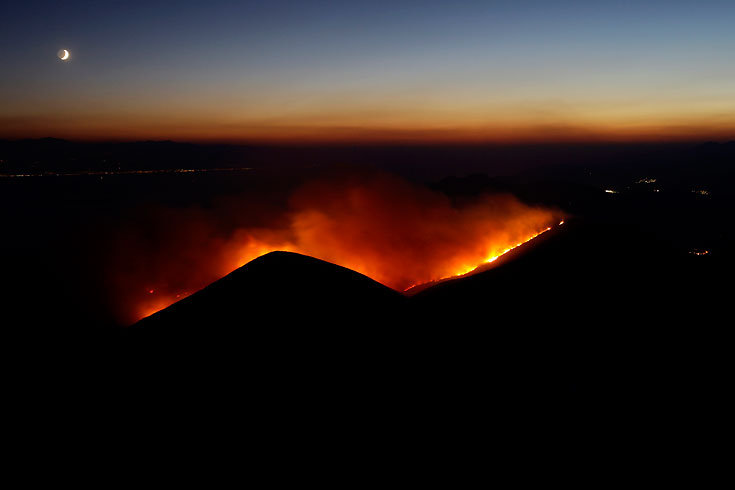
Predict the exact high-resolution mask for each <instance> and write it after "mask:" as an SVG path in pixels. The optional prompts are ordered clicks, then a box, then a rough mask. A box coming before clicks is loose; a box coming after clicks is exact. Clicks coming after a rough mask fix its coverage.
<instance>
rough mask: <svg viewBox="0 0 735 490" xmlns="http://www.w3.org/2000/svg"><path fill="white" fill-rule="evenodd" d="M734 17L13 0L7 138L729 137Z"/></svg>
mask: <svg viewBox="0 0 735 490" xmlns="http://www.w3.org/2000/svg"><path fill="white" fill-rule="evenodd" d="M733 26H735V2H733V1H732V0H703V1H698V2H695V1H683V0H666V1H663V0H649V1H645V2H643V1H632V0H631V1H623V0H620V1H613V0H607V1H595V0H589V1H573V0H563V1H542V0H538V1H536V0H533V1H531V0H514V1H464V2H450V1H442V2H436V1H430V0H423V1H401V0H392V1H383V0H373V1H370V2H357V1H352V0H342V1H334V2H331V1H284V0H269V1H258V2H255V1H240V2H226V1H207V2H201V1H198V2H190V1H176V2H161V1H145V2H136V1H125V2H108V1H106V2H98V1H74V0H70V1H67V2H35V1H24V2H5V3H4V4H3V6H2V7H1V9H0V53H1V55H2V60H3V61H2V77H0V138H21V137H42V136H54V137H61V138H70V139H78V140H134V139H174V140H181V141H225V142H258V141H260V142H273V141H281V142H289V141H296V142H301V141H324V142H334V141H411V142H427V141H428V142H433V141H459V142H463V141H472V142H475V141H490V142H518V141H520V142H526V141H591V140H594V141H641V140H702V139H725V138H731V137H733V136H735V63H734V62H733V60H735V58H733V53H735V28H734V27H733ZM60 49H68V50H69V51H70V52H71V59H70V60H69V61H67V62H64V61H61V60H60V59H58V57H57V55H56V53H57V52H58V51H59V50H60Z"/></svg>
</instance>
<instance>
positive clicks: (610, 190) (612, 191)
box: [605, 189, 618, 194]
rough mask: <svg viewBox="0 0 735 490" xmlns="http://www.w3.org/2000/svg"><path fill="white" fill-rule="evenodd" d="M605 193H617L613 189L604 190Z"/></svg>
mask: <svg viewBox="0 0 735 490" xmlns="http://www.w3.org/2000/svg"><path fill="white" fill-rule="evenodd" d="M605 192H607V193H608V194H617V193H618V191H616V190H614V189H605Z"/></svg>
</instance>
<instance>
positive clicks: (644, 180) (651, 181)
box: [635, 177, 656, 184]
mask: <svg viewBox="0 0 735 490" xmlns="http://www.w3.org/2000/svg"><path fill="white" fill-rule="evenodd" d="M635 183H636V184H655V183H656V179H654V178H651V177H644V178H642V179H638V180H636V181H635Z"/></svg>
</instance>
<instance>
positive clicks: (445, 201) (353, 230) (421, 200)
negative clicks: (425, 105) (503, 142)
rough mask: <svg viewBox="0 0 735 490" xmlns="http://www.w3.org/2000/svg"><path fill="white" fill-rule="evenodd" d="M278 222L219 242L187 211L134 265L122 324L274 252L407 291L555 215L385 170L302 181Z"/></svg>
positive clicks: (522, 238)
mask: <svg viewBox="0 0 735 490" xmlns="http://www.w3.org/2000/svg"><path fill="white" fill-rule="evenodd" d="M280 218H283V219H279V220H277V221H278V222H279V224H278V225H277V226H276V225H275V224H274V225H272V226H266V227H243V228H236V229H235V230H233V231H232V233H231V234H230V236H229V237H227V238H226V239H221V238H216V239H215V238H213V237H212V238H203V235H206V232H205V231H203V230H206V227H205V226H204V224H205V223H206V221H207V219H208V217H207V216H206V215H198V216H196V217H195V216H193V215H192V216H191V217H190V219H189V220H186V221H185V226H188V227H190V228H191V230H192V232H191V233H187V232H185V231H182V230H181V229H177V230H176V235H175V236H176V238H177V243H178V245H179V247H180V248H178V249H173V250H175V251H176V253H175V254H173V255H172V254H171V250H172V248H168V249H166V250H167V252H168V254H161V255H160V256H159V257H157V258H156V260H151V261H149V262H148V267H145V268H141V269H143V270H142V271H141V274H144V275H145V278H144V279H143V280H141V279H140V278H137V279H136V280H137V284H139V285H140V286H138V287H144V288H145V289H144V291H143V292H144V293H145V294H138V295H134V299H132V300H131V301H133V302H134V304H135V306H134V307H133V310H134V313H133V314H132V315H129V316H128V321H130V320H135V319H140V318H142V317H145V316H148V315H150V314H152V313H154V312H156V311H158V310H160V309H162V308H164V307H166V306H168V305H169V304H171V303H173V302H175V301H177V300H178V299H181V298H183V297H185V296H187V295H188V294H190V292H193V291H196V290H198V289H201V288H202V287H204V286H206V285H207V284H209V283H211V282H213V281H214V280H216V279H217V278H219V277H222V276H224V275H226V274H227V273H229V272H231V271H233V270H234V269H236V268H238V267H240V266H242V265H244V264H246V263H248V262H250V261H251V260H253V259H255V258H257V257H259V256H261V255H264V254H266V253H269V252H272V251H276V250H283V251H290V252H297V253H301V254H304V255H309V256H312V257H316V258H319V259H322V260H325V261H327V262H331V263H334V264H338V265H341V266H343V267H346V268H348V269H352V270H354V271H357V272H360V273H362V274H364V275H366V276H368V277H370V278H372V279H374V280H376V281H378V282H380V283H382V284H385V285H386V286H388V287H391V288H393V289H395V290H397V291H405V290H407V289H410V288H411V287H413V286H415V285H418V284H423V283H427V282H432V281H437V280H441V279H444V278H449V277H453V276H461V275H464V274H466V273H468V272H471V271H473V270H474V269H476V268H477V267H478V266H480V265H482V264H484V263H488V262H493V261H495V260H497V258H498V257H500V256H501V255H503V254H505V253H507V252H508V251H510V250H512V249H514V248H516V247H518V246H520V245H521V244H523V243H526V242H528V241H530V240H532V239H534V238H535V237H537V236H539V235H540V234H542V233H544V232H547V231H549V230H550V229H551V227H550V223H556V222H558V219H559V217H558V213H556V212H554V211H552V210H550V209H546V208H541V207H533V206H528V205H526V204H523V203H521V202H520V201H518V200H517V199H516V198H514V197H513V196H511V195H508V194H502V195H486V196H483V197H481V198H479V199H476V200H475V201H473V202H471V203H453V202H452V201H451V200H450V199H449V198H448V197H446V196H445V195H443V194H440V193H438V192H433V191H430V190H428V189H425V188H423V187H418V186H414V185H412V184H409V183H407V182H404V181H402V180H399V179H397V178H394V177H389V176H384V175H379V176H373V177H370V178H364V177H363V178H362V179H360V180H349V179H347V180H340V181H336V182H335V181H322V182H314V183H310V184H308V185H306V186H303V187H302V188H301V189H300V190H298V191H297V192H296V193H295V194H294V195H292V196H291V199H290V209H289V211H288V212H287V213H286V214H285V216H281V217H280ZM562 223H563V221H562V222H561V223H559V224H560V225H561V224H562ZM190 235H191V236H190ZM182 237H183V238H182ZM134 276H135V275H132V276H130V277H131V278H132V277H134ZM130 282H131V283H132V280H131V281H130ZM128 287H132V286H128ZM151 290H152V291H153V293H149V291H151ZM126 311H128V312H130V309H127V310H126Z"/></svg>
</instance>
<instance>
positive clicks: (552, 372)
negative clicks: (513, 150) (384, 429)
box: [125, 222, 730, 401]
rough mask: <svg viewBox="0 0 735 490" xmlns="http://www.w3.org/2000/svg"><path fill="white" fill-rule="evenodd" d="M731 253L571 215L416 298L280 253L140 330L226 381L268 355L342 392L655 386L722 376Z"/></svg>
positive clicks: (533, 396) (173, 357) (598, 393)
mask: <svg viewBox="0 0 735 490" xmlns="http://www.w3.org/2000/svg"><path fill="white" fill-rule="evenodd" d="M729 266H730V264H727V263H725V261H724V259H723V258H721V257H716V256H711V255H710V256H696V255H691V254H687V253H685V252H681V251H679V250H676V249H673V248H671V247H668V246H667V245H666V244H664V243H661V242H659V241H657V240H656V239H654V238H652V237H651V236H648V235H646V234H644V233H641V232H640V231H638V230H637V229H634V228H630V227H625V226H613V225H609V224H608V225H605V226H602V225H599V224H597V225H593V224H585V223H580V222H572V223H567V224H566V225H564V226H563V227H560V228H556V229H555V230H554V231H552V232H549V233H547V234H545V235H543V236H541V237H539V239H537V240H535V241H533V242H531V243H529V244H527V245H526V246H524V247H521V248H519V249H517V250H515V251H513V252H511V253H510V254H508V256H506V257H503V258H501V259H500V260H499V261H498V263H497V265H496V266H495V267H494V268H492V269H491V270H488V271H486V272H482V273H478V274H475V275H471V276H468V277H464V278H461V279H457V280H452V281H446V282H443V283H440V284H437V285H435V286H433V287H431V288H429V289H426V290H424V291H422V292H420V293H418V294H416V295H415V296H413V297H410V298H407V297H403V296H402V295H400V294H398V293H396V292H395V291H392V290H390V289H388V288H386V287H384V286H382V285H380V284H378V283H376V282H374V281H372V280H370V279H369V278H366V277H365V276H362V275H360V274H357V273H355V272H353V271H349V270H347V269H344V268H342V267H338V266H335V265H333V264H328V263H325V262H322V261H319V260H316V259H313V258H309V257H305V256H301V255H297V254H290V253H282V252H279V253H274V254H269V255H266V256H264V257H261V258H259V259H257V260H255V261H253V262H251V263H250V264H248V265H247V266H245V267H243V268H241V269H239V270H238V271H235V272H234V273H232V274H230V275H229V276H227V277H225V278H223V279H222V280H220V281H217V282H216V283H214V284H212V285H211V286H209V287H208V288H205V289H204V290H202V291H200V292H199V293H197V294H195V295H193V296H191V297H189V298H187V299H185V300H183V301H181V302H179V303H177V304H175V305H172V306H171V307H169V308H167V309H165V310H163V311H161V312H159V313H158V314H156V315H153V316H152V317H149V318H147V319H145V320H143V321H141V322H140V323H138V324H137V325H136V326H134V327H132V328H130V329H128V330H127V331H126V332H125V334H126V336H127V337H128V338H127V341H128V342H129V344H130V345H131V348H132V351H131V352H137V353H139V354H140V355H141V356H142V357H141V358H140V359H142V360H147V361H146V362H151V360H152V363H153V364H152V366H155V364H156V363H157V362H159V361H161V362H162V363H165V364H166V365H171V363H174V364H176V365H178V366H179V368H180V369H190V367H191V366H196V367H195V368H194V369H195V370H196V371H198V372H206V371H207V370H210V369H214V370H217V371H221V372H218V374H217V378H218V379H222V377H223V374H224V375H225V377H239V376H240V374H241V372H242V371H241V370H242V369H243V368H245V369H247V366H248V365H250V366H252V365H253V364H257V363H265V364H268V365H270V366H273V368H270V370H269V371H268V372H267V373H266V376H265V378H264V379H268V377H269V376H274V378H272V379H276V378H278V377H279V376H281V375H283V376H286V377H290V379H293V378H292V376H293V375H294V374H296V373H298V374H304V373H310V374H309V376H315V377H316V378H318V379H319V380H320V383H323V386H324V387H325V389H327V390H331V389H333V388H334V386H337V385H342V384H345V383H346V384H351V385H353V386H354V385H355V379H356V378H355V376H358V377H363V378H361V379H363V381H365V382H369V383H377V384H379V385H380V386H382V388H383V389H389V388H390V387H392V388H393V389H398V387H399V386H403V385H410V386H411V387H412V388H417V389H421V387H422V386H423V387H424V388H426V387H428V386H430V385H431V386H433V388H437V387H438V386H440V385H443V389H447V390H450V391H451V392H452V393H454V394H455V396H459V395H458V394H462V395H461V396H466V395H468V394H472V396H475V395H477V394H478V393H483V394H484V395H486V394H487V393H492V392H496V393H497V394H498V396H501V395H500V394H501V393H502V394H503V395H502V396H508V395H512V396H513V397H521V398H522V399H526V400H535V401H539V400H541V399H545V400H548V399H557V400H559V399H561V400H571V399H577V398H579V397H582V398H588V399H591V398H600V397H601V398H607V399H620V397H621V396H622V397H623V398H626V397H636V396H646V397H649V398H650V397H655V396H657V394H660V393H663V392H671V391H676V390H691V389H695V390H696V389H700V388H701V389H706V385H711V384H716V383H717V382H718V381H717V380H719V379H720V377H719V376H718V375H717V373H718V372H719V370H721V369H722V366H720V365H721V364H722V363H723V362H724V361H725V359H724V358H723V353H722V352H721V351H720V347H721V345H722V344H721V343H720V342H718V341H716V340H715V339H716V338H718V336H720V335H721V334H722V332H723V329H724V328H725V324H724V323H723V321H724V320H723V314H724V313H726V312H725V305H726V304H727V302H726V295H727V293H726V290H724V289H722V288H721V287H720V284H721V281H720V279H725V278H723V277H721V276H722V275H723V274H724V271H726V270H728V268H729ZM151 353H153V354H155V355H151ZM220 365H221V366H220ZM216 366H220V367H216ZM718 366H719V367H718ZM705 372H710V374H709V375H706V374H705ZM404 376H409V377H410V378H411V381H410V383H408V382H406V383H404V382H403V381H401V380H402V379H404V378H403V377H404ZM348 380H350V381H348ZM404 381H405V379H404ZM358 384H359V383H358Z"/></svg>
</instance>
